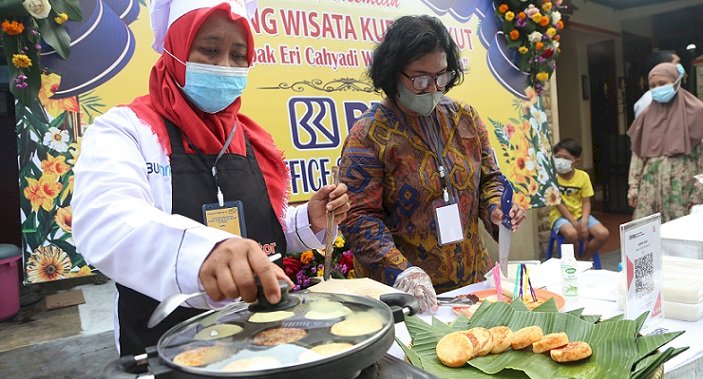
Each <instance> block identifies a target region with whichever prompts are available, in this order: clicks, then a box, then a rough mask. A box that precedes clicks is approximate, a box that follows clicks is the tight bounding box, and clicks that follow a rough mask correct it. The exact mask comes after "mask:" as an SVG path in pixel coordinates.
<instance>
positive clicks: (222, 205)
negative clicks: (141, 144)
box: [188, 123, 247, 238]
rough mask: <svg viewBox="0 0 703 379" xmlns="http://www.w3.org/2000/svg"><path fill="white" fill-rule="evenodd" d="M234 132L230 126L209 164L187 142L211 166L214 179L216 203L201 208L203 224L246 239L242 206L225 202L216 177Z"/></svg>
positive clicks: (235, 128)
mask: <svg viewBox="0 0 703 379" xmlns="http://www.w3.org/2000/svg"><path fill="white" fill-rule="evenodd" d="M236 130H237V124H236V123H235V124H234V125H233V126H232V130H231V131H230V132H229V136H227V140H226V141H225V143H224V144H222V148H221V149H220V152H219V153H218V154H217V158H215V162H211V161H210V159H209V158H208V157H207V155H205V154H204V153H203V152H202V151H200V149H198V148H197V147H196V146H195V145H193V144H192V143H190V140H189V141H188V142H189V143H190V146H191V148H193V150H195V151H197V152H198V154H200V155H201V156H202V157H203V158H204V159H205V160H206V161H207V162H208V163H210V164H211V165H212V177H213V178H214V179H215V187H216V188H217V203H207V204H203V206H202V209H203V224H205V226H209V227H211V228H217V229H220V230H224V231H225V232H229V233H232V234H235V235H238V236H241V237H242V238H246V236H247V230H246V225H245V224H244V204H242V202H241V201H240V200H235V201H225V198H224V195H223V194H222V189H221V188H220V183H219V180H218V176H217V162H219V160H220V158H222V156H223V155H224V153H225V151H226V150H227V147H228V146H229V145H230V143H232V138H233V137H234V133H235V131H236Z"/></svg>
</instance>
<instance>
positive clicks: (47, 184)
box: [23, 174, 63, 212]
mask: <svg viewBox="0 0 703 379" xmlns="http://www.w3.org/2000/svg"><path fill="white" fill-rule="evenodd" d="M25 179H26V180H27V187H25V188H24V191H23V192H24V197H25V198H27V200H29V202H30V203H31V204H32V210H33V211H35V212H36V211H38V210H39V207H41V208H43V209H44V210H45V211H47V212H49V211H51V209H52V208H53V207H54V199H55V198H56V196H58V195H59V192H61V188H63V185H62V184H61V183H58V182H57V181H56V175H52V174H44V175H42V176H41V177H40V178H39V180H36V179H34V178H30V177H26V178H25Z"/></svg>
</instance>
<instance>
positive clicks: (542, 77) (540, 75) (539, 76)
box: [536, 72, 549, 82]
mask: <svg viewBox="0 0 703 379" xmlns="http://www.w3.org/2000/svg"><path fill="white" fill-rule="evenodd" d="M536 77H537V80H541V81H543V82H544V81H546V80H547V79H549V74H547V73H546V72H539V73H537V75H536Z"/></svg>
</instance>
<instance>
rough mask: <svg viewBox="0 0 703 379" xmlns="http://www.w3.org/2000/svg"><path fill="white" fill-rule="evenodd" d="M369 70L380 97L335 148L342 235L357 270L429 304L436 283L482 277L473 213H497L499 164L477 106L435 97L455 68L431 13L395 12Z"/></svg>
mask: <svg viewBox="0 0 703 379" xmlns="http://www.w3.org/2000/svg"><path fill="white" fill-rule="evenodd" d="M369 76H370V77H371V79H372V81H373V83H374V87H375V89H376V90H377V91H383V93H384V94H385V95H386V98H385V99H384V100H383V101H382V102H381V103H379V104H376V105H374V106H373V107H371V109H369V110H368V111H367V112H366V113H365V114H364V115H362V117H361V118H360V119H359V120H358V121H357V122H356V123H355V124H354V126H353V128H352V130H351V131H350V134H349V137H348V139H347V141H346V142H345V145H344V149H343V151H342V158H341V163H340V181H341V182H342V183H345V184H346V185H347V187H348V190H349V192H348V194H349V196H350V203H351V204H352V207H351V210H350V211H349V213H348V217H347V219H346V220H345V221H344V222H343V223H342V224H341V227H342V233H343V234H344V236H345V237H346V238H347V240H348V241H349V243H350V245H351V247H352V249H353V251H354V258H355V269H356V270H357V273H358V274H360V276H368V277H371V278H372V279H375V280H378V281H381V282H384V283H386V284H389V285H394V286H395V287H397V288H400V289H402V290H405V291H406V292H409V293H411V294H413V295H416V296H417V297H418V298H419V299H420V303H421V307H422V308H423V310H424V311H434V310H436V307H437V302H436V291H438V292H444V291H448V290H451V289H454V288H457V287H460V286H464V285H467V284H470V283H475V282H478V281H481V280H483V275H482V274H483V273H484V272H486V271H487V270H488V269H489V267H490V257H489V255H488V252H487V251H486V248H485V247H484V244H483V241H482V240H481V238H480V237H479V226H478V224H479V222H478V221H479V219H481V220H482V221H483V222H484V224H485V225H486V227H487V228H488V229H489V230H491V231H493V225H494V224H499V223H500V221H501V219H502V217H503V212H502V211H501V209H500V207H498V205H499V203H500V198H501V195H502V193H503V188H504V187H503V184H502V183H501V180H500V177H501V172H500V170H499V168H498V165H497V163H496V160H495V156H494V153H493V149H491V146H490V144H489V141H488V133H487V131H486V128H485V126H484V125H483V123H482V122H481V120H480V118H479V116H478V113H477V112H476V110H475V109H474V108H472V107H471V106H470V105H467V104H463V103H461V102H458V101H455V100H452V99H450V98H448V97H446V96H444V94H445V93H446V92H447V91H449V90H450V89H451V88H452V87H453V86H454V85H456V84H458V83H460V82H461V80H462V79H463V74H462V68H461V67H460V62H459V51H458V48H457V46H456V44H455V43H454V41H453V40H452V39H451V37H450V35H449V33H448V32H447V29H446V28H445V26H444V25H442V23H441V21H439V19H437V18H434V17H431V16H405V17H401V18H400V19H398V20H396V21H395V22H394V23H393V24H392V25H391V27H390V28H389V30H388V32H387V34H386V37H385V39H384V41H383V42H382V43H381V44H380V45H379V46H378V47H377V48H376V50H375V51H374V58H373V64H372V66H371V68H370V69H369ZM510 216H511V217H512V220H513V227H517V225H519V224H520V223H521V222H522V221H523V219H524V217H525V215H524V211H523V210H522V209H520V208H519V207H517V206H514V207H513V208H512V209H511V211H510ZM440 233H441V237H442V238H440Z"/></svg>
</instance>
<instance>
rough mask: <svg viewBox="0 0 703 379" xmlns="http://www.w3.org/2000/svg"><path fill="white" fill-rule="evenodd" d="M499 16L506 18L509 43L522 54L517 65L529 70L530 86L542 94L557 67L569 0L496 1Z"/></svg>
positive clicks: (504, 20)
mask: <svg viewBox="0 0 703 379" xmlns="http://www.w3.org/2000/svg"><path fill="white" fill-rule="evenodd" d="M495 3H496V16H498V17H499V18H500V20H501V21H502V24H503V25H502V29H503V33H504V34H505V38H506V41H507V46H508V47H509V48H514V49H517V52H518V53H519V55H518V58H517V60H516V62H515V63H516V64H518V66H519V67H520V70H522V71H524V72H527V73H528V74H529V76H528V85H530V86H531V87H532V88H534V90H535V91H536V92H537V94H538V95H540V94H542V91H543V90H544V84H545V82H547V81H548V80H549V78H550V77H551V76H552V73H553V72H554V70H555V69H556V60H557V58H558V57H559V52H560V50H559V39H560V38H561V37H560V36H559V31H561V30H562V29H564V20H563V19H562V12H563V11H568V5H567V4H566V1H565V0H496V1H495Z"/></svg>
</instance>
